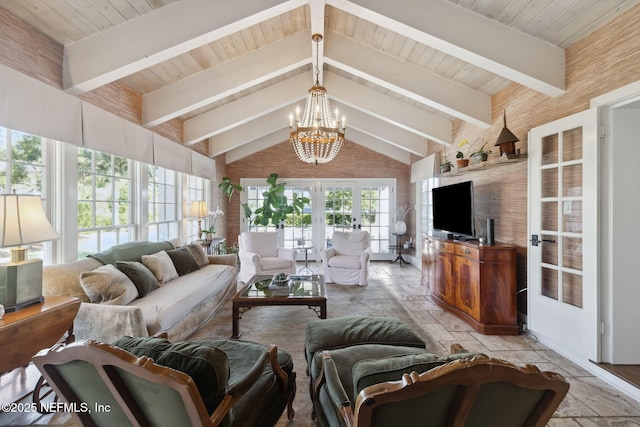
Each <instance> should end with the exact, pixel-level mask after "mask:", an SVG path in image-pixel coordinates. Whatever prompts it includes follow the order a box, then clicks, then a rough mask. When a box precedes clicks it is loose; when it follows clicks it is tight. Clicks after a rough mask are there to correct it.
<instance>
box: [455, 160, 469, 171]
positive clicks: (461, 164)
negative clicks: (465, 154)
mask: <svg viewBox="0 0 640 427" xmlns="http://www.w3.org/2000/svg"><path fill="white" fill-rule="evenodd" d="M456 166H458V169H460V168H466V167H467V166H469V159H458V160H456Z"/></svg>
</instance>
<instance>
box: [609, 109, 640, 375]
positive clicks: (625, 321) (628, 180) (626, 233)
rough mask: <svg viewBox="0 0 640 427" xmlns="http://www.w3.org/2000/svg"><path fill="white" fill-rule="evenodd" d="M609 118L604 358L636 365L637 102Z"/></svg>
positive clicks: (639, 295) (639, 313) (639, 288)
mask: <svg viewBox="0 0 640 427" xmlns="http://www.w3.org/2000/svg"><path fill="white" fill-rule="evenodd" d="M609 117H610V120H611V122H610V126H611V129H610V132H611V133H610V135H611V137H612V138H611V143H610V145H609V147H608V150H607V154H609V157H608V161H607V166H606V168H609V173H608V174H606V176H607V177H608V182H605V184H604V194H603V201H604V202H605V218H606V223H605V224H606V226H605V230H608V231H609V233H608V234H609V236H608V237H609V238H605V240H606V242H607V244H608V246H609V251H608V252H609V253H608V254H603V255H604V259H605V262H607V260H608V262H607V264H608V268H606V269H605V271H606V272H607V273H606V274H605V277H604V283H603V285H604V289H605V290H606V296H605V300H608V304H607V308H605V309H608V310H609V311H610V312H609V313H608V315H606V316H605V319H610V320H607V323H609V322H610V323H611V324H610V325H609V324H607V326H606V331H607V334H606V335H605V349H604V350H605V352H604V356H605V361H610V363H614V364H640V337H639V336H638V325H639V324H640V309H639V308H638V303H639V302H640V274H638V273H639V272H640V269H639V268H638V267H639V266H638V252H637V243H638V242H639V241H640V164H639V163H638V162H639V160H640V101H635V102H633V103H628V104H626V105H623V106H618V107H614V108H612V109H611V115H610V116H609ZM609 332H610V334H609ZM606 359H608V360H606Z"/></svg>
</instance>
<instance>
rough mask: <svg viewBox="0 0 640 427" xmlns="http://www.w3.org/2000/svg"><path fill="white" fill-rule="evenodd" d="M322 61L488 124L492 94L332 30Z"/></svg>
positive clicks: (455, 115)
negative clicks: (474, 88) (469, 86)
mask: <svg viewBox="0 0 640 427" xmlns="http://www.w3.org/2000/svg"><path fill="white" fill-rule="evenodd" d="M325 55H326V57H325V62H326V63H328V64H331V65H333V66H335V67H337V68H340V69H342V70H344V71H347V72H349V73H351V74H354V75H356V76H358V77H361V78H363V79H365V80H369V81H372V82H374V83H376V84H377V85H379V86H382V87H384V88H386V89H389V90H392V91H394V92H397V93H400V94H402V95H404V96H406V97H408V98H411V99H413V100H415V101H418V102H420V103H422V104H425V105H428V106H429V107H432V108H436V109H439V110H441V111H443V112H445V113H447V114H450V115H451V116H453V117H456V118H459V119H462V120H465V121H468V122H470V123H473V124H475V125H477V126H481V127H483V128H487V127H489V126H491V98H490V97H489V95H486V94H484V93H481V92H478V91H476V90H473V89H470V88H468V87H467V86H463V85H461V84H458V83H456V82H453V81H451V80H448V79H446V78H444V77H441V76H439V75H437V74H433V73H430V72H428V71H425V70H423V69H420V68H418V67H416V66H413V65H411V64H408V63H406V62H404V61H402V60H400V59H398V58H394V57H392V56H390V55H386V54H384V53H382V52H380V51H378V50H377V49H374V48H371V47H368V46H365V45H363V44H360V43H357V42H355V41H353V40H351V39H349V38H347V37H343V36H341V35H338V34H335V33H331V34H329V35H327V40H326V42H325Z"/></svg>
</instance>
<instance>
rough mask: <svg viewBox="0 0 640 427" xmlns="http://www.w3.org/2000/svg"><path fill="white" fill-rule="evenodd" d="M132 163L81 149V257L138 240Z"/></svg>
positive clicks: (79, 245) (79, 159) (79, 225)
mask: <svg viewBox="0 0 640 427" xmlns="http://www.w3.org/2000/svg"><path fill="white" fill-rule="evenodd" d="M131 162H132V161H131V160H127V159H125V158H122V157H116V156H113V155H111V154H107V153H101V152H98V151H92V150H87V149H84V148H79V149H78V256H79V257H83V256H86V255H88V254H91V253H95V252H99V251H101V250H104V249H107V248H110V247H111V246H113V245H116V244H119V243H124V242H128V241H131V240H134V239H135V229H134V226H133V224H132V223H133V221H132V217H133V215H132V201H131V193H132V179H131Z"/></svg>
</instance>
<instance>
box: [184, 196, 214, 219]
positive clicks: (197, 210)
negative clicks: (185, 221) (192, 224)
mask: <svg viewBox="0 0 640 427" xmlns="http://www.w3.org/2000/svg"><path fill="white" fill-rule="evenodd" d="M208 213H209V210H208V209H207V204H206V203H205V202H204V200H194V201H193V202H191V205H190V206H189V213H188V216H189V218H204V217H206V216H207V214H208Z"/></svg>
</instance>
